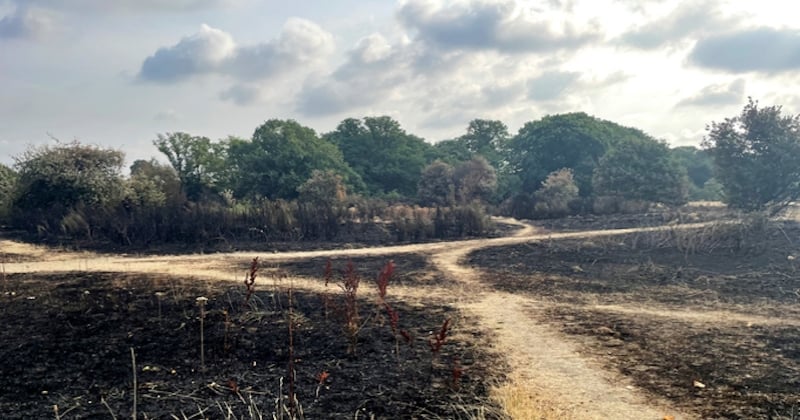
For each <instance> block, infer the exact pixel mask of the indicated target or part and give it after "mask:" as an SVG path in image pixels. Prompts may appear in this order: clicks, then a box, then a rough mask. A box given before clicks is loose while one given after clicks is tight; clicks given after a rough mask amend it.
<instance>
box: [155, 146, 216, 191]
mask: <svg viewBox="0 0 800 420" xmlns="http://www.w3.org/2000/svg"><path fill="white" fill-rule="evenodd" d="M153 144H154V145H155V146H156V148H158V151H160V152H161V153H163V154H164V155H165V156H166V157H167V159H168V160H169V163H170V164H171V165H172V168H173V169H175V172H176V173H177V174H178V178H179V179H180V181H181V185H182V186H183V191H184V192H185V193H186V196H187V197H188V198H189V199H191V200H197V199H199V198H200V197H201V196H202V195H203V194H204V193H208V192H219V191H221V188H222V185H221V184H222V182H223V180H224V172H225V169H226V158H225V145H224V144H223V143H213V142H211V140H210V139H209V138H208V137H197V136H191V135H189V134H187V133H182V132H175V133H167V134H159V135H158V138H157V139H155V140H153Z"/></svg>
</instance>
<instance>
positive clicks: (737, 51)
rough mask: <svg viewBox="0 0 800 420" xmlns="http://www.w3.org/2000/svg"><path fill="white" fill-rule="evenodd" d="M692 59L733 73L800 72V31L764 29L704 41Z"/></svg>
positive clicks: (698, 63)
mask: <svg viewBox="0 0 800 420" xmlns="http://www.w3.org/2000/svg"><path fill="white" fill-rule="evenodd" d="M689 60H690V61H691V62H692V63H693V64H695V65H698V66H701V67H705V68H710V69H717V70H723V71H727V72H731V73H746V72H763V73H778V72H789V71H797V70H798V69H800V30H795V29H775V28H768V27H761V28H755V29H744V30H739V31H735V32H729V33H725V34H721V35H715V36H712V37H708V38H704V39H701V40H700V41H698V42H697V44H696V45H695V47H694V49H693V50H692V52H691V54H690V56H689Z"/></svg>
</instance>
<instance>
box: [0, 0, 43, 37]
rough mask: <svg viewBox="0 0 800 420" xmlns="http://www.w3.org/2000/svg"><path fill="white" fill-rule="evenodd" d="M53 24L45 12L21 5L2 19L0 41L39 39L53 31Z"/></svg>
mask: <svg viewBox="0 0 800 420" xmlns="http://www.w3.org/2000/svg"><path fill="white" fill-rule="evenodd" d="M52 23H53V20H52V18H51V17H50V16H49V15H48V14H47V13H46V12H45V11H42V10H40V9H31V8H29V7H27V6H22V5H20V6H17V7H16V8H15V9H14V11H13V12H11V13H10V14H8V15H6V16H3V17H2V18H0V39H28V38H38V37H41V36H43V35H45V34H46V33H47V32H49V31H50V30H51V28H52Z"/></svg>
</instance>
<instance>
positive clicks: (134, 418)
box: [131, 347, 138, 420]
mask: <svg viewBox="0 0 800 420" xmlns="http://www.w3.org/2000/svg"><path fill="white" fill-rule="evenodd" d="M131 365H133V414H132V415H131V417H132V418H133V420H136V417H137V416H136V397H137V395H136V394H137V392H136V390H137V388H138V383H137V381H136V353H135V352H134V351H133V347H131Z"/></svg>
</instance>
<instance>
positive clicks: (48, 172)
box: [14, 142, 124, 210]
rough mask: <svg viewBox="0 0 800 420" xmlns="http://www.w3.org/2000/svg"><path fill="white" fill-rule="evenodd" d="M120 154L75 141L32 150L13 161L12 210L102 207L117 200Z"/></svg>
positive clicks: (121, 160)
mask: <svg viewBox="0 0 800 420" xmlns="http://www.w3.org/2000/svg"><path fill="white" fill-rule="evenodd" d="M123 161H124V155H123V154H122V152H120V151H118V150H111V149H102V148H100V147H96V146H88V145H83V144H80V143H78V142H72V143H67V144H59V145H58V146H55V147H51V146H43V147H32V148H30V149H28V150H27V151H25V153H23V154H22V156H20V157H17V158H16V163H15V165H14V166H15V167H16V169H17V172H18V173H19V181H18V183H17V192H16V194H15V195H16V200H15V202H14V205H15V207H17V208H19V209H21V210H33V209H48V208H50V207H51V206H54V205H55V206H60V207H63V208H72V207H74V206H76V205H77V204H79V203H80V204H86V205H94V204H104V203H106V202H108V201H109V200H111V199H113V198H114V197H118V194H119V192H120V186H121V183H122V177H121V175H120V170H121V169H122V163H123Z"/></svg>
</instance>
